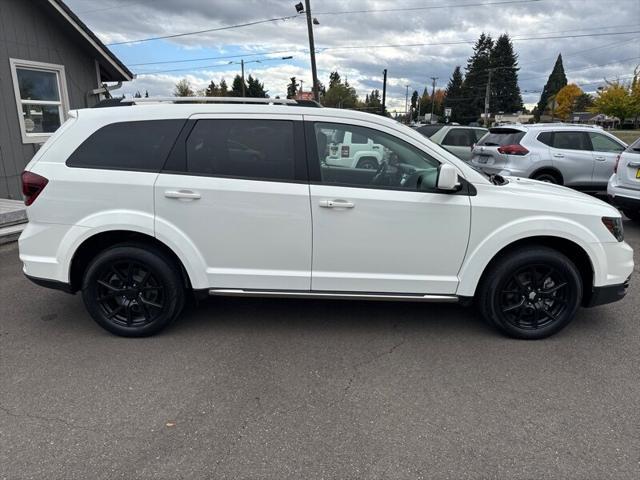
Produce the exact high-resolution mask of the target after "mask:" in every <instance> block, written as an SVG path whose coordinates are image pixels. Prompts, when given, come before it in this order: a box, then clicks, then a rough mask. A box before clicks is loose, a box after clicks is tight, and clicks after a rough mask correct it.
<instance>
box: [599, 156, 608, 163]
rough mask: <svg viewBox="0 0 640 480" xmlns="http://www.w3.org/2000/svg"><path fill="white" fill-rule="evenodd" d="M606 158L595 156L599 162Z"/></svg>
mask: <svg viewBox="0 0 640 480" xmlns="http://www.w3.org/2000/svg"><path fill="white" fill-rule="evenodd" d="M606 159H607V158H606V157H596V160H597V161H599V162H604V161H605V160H606Z"/></svg>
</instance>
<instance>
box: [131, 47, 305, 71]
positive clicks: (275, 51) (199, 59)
mask: <svg viewBox="0 0 640 480" xmlns="http://www.w3.org/2000/svg"><path fill="white" fill-rule="evenodd" d="M290 52H294V53H298V50H293V49H289V50H273V51H270V52H258V53H244V54H238V55H224V56H221V57H202V58H190V59H181V60H162V61H157V62H144V63H129V64H127V65H129V66H130V67H136V66H142V65H161V64H165V63H186V62H202V61H205V60H227V59H230V58H245V57H259V56H260V55H272V54H276V53H290ZM301 52H302V53H306V51H305V50H302V51H301Z"/></svg>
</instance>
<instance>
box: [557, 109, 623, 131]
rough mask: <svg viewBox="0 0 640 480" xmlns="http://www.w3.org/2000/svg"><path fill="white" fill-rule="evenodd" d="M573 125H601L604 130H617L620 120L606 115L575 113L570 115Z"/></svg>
mask: <svg viewBox="0 0 640 480" xmlns="http://www.w3.org/2000/svg"><path fill="white" fill-rule="evenodd" d="M569 118H570V120H571V122H572V123H586V124H589V125H600V126H601V127H604V128H615V127H616V126H618V125H619V124H620V119H619V118H617V117H610V116H608V115H605V114H604V113H593V112H573V113H572V114H571V115H570V117H569Z"/></svg>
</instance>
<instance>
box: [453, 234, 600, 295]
mask: <svg viewBox="0 0 640 480" xmlns="http://www.w3.org/2000/svg"><path fill="white" fill-rule="evenodd" d="M527 246H536V247H539V246H544V247H548V248H551V249H553V250H556V251H558V252H560V253H562V254H563V255H565V256H566V257H567V258H569V259H570V260H571V261H572V262H573V263H574V265H575V266H576V268H577V269H578V271H579V272H580V277H581V279H582V285H583V298H582V303H583V305H584V304H587V303H588V301H589V299H590V298H591V294H592V291H593V285H594V276H595V269H594V265H593V261H592V258H591V256H590V255H589V253H588V252H587V251H586V250H585V249H584V248H583V246H582V245H580V244H578V243H576V242H574V241H573V240H569V239H567V238H564V237H560V236H554V235H537V236H532V237H525V238H520V239H517V240H514V241H512V242H511V243H508V244H507V245H504V246H503V247H502V248H500V249H499V250H498V251H496V252H495V254H494V255H493V256H492V257H491V259H490V260H489V262H488V263H486V264H485V265H484V268H482V273H481V274H480V275H479V278H478V279H477V282H476V283H475V285H474V286H473V292H471V294H470V295H468V294H464V293H460V295H461V296H465V297H471V296H473V295H474V294H475V292H476V291H477V289H478V287H479V286H480V285H481V284H482V282H483V281H484V280H485V278H486V275H487V272H489V271H490V269H491V267H492V266H493V265H494V264H495V263H496V262H497V261H498V260H499V259H500V258H502V257H503V256H504V255H505V254H508V253H509V252H511V251H514V250H517V249H520V248H524V247H527ZM462 283H463V282H461V287H460V288H459V290H463V291H464V290H465V289H466V288H468V286H464V287H463V285H462ZM467 293H469V292H467Z"/></svg>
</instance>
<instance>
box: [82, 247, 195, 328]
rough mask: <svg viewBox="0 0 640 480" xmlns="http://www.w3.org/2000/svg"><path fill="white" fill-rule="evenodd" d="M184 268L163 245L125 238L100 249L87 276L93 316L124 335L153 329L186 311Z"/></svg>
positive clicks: (84, 287)
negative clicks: (137, 241)
mask: <svg viewBox="0 0 640 480" xmlns="http://www.w3.org/2000/svg"><path fill="white" fill-rule="evenodd" d="M181 280H182V279H181V275H180V271H179V270H178V269H177V268H176V266H175V265H174V262H172V261H171V260H170V259H169V258H167V257H166V255H164V254H163V253H162V252H161V251H160V250H157V249H156V248H153V247H150V246H148V245H138V244H126V245H125V244H122V245H116V246H114V247H112V248H109V249H107V250H105V251H103V252H101V253H100V254H98V255H97V256H96V257H95V258H94V259H93V260H92V261H91V263H90V264H89V266H88V268H87V270H86V272H85V275H84V279H83V282H82V298H83V300H84V304H85V306H86V308H87V310H88V311H89V313H90V314H91V316H92V317H93V319H94V320H95V321H96V322H97V323H98V324H99V325H100V326H101V327H103V328H104V329H106V330H108V331H109V332H111V333H114V334H116V335H120V336H123V337H143V336H148V335H153V334H155V333H157V332H159V331H160V330H162V329H163V328H165V327H166V326H167V325H169V323H171V322H172V321H173V320H174V319H175V318H176V317H177V316H178V315H179V314H180V312H181V310H182V307H183V305H184V299H185V292H184V288H183V286H182V281H181Z"/></svg>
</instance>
